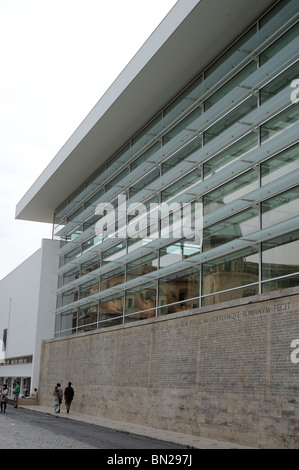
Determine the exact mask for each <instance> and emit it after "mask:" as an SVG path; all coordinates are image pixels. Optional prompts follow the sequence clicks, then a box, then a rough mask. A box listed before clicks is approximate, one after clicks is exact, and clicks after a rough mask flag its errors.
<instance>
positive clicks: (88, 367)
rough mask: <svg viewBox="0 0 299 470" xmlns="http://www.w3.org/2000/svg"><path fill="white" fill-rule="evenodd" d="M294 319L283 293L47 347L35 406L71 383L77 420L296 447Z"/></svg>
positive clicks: (289, 296) (297, 295) (298, 326)
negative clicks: (86, 416)
mask: <svg viewBox="0 0 299 470" xmlns="http://www.w3.org/2000/svg"><path fill="white" fill-rule="evenodd" d="M298 313H299V289H290V290H286V291H284V296H283V297H282V295H281V293H280V294H278V293H272V294H267V295H263V296H259V297H250V298H247V299H241V300H238V301H232V302H226V303H223V304H219V305H216V306H213V307H212V306H210V307H205V308H203V309H201V310H200V313H199V310H193V311H190V312H184V313H181V314H178V313H176V314H172V315H168V316H165V317H163V318H158V319H150V320H148V321H143V322H135V323H132V324H130V325H125V326H123V327H112V328H109V329H106V330H100V331H97V332H94V331H93V332H90V333H85V334H81V335H79V336H77V337H68V338H65V339H58V340H51V341H46V342H44V344H43V354H42V361H41V374H40V403H41V404H44V405H50V406H52V396H51V392H52V390H53V388H54V385H55V384H56V383H57V382H61V383H62V385H63V386H66V385H67V382H68V381H69V380H70V381H72V383H73V386H74V388H75V399H74V402H73V405H72V407H73V409H74V410H75V411H78V412H83V413H87V414H92V415H98V416H103V417H109V418H112V419H116V420H120V421H129V422H135V423H139V424H144V425H147V426H153V427H158V428H163V429H170V430H172V431H173V430H177V431H178V432H186V433H189V434H195V435H202V436H205V437H213V438H218V439H226V440H227V439H228V440H231V441H236V442H240V443H243V444H248V445H251V446H262V447H288V448H298V447H299V439H298V437H296V435H298V434H299V433H298V425H299V421H298V416H299V407H298V390H299V362H298V363H294V362H292V361H291V352H292V348H291V341H292V340H293V339H295V338H299V315H298ZM298 341H299V340H298ZM298 355H299V354H298Z"/></svg>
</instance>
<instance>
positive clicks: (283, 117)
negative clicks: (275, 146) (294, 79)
mask: <svg viewBox="0 0 299 470" xmlns="http://www.w3.org/2000/svg"><path fill="white" fill-rule="evenodd" d="M291 90H292V89H291V88H290V94H291ZM298 119H299V106H298V105H297V104H294V105H292V106H289V107H288V108H287V109H286V110H285V111H283V112H282V113H280V114H278V115H277V116H275V117H274V118H272V119H270V120H269V121H267V122H265V124H263V125H262V126H261V142H265V140H267V139H269V138H270V137H272V136H273V135H275V134H276V133H277V132H279V131H281V130H282V129H285V128H286V127H287V126H289V125H290V124H293V123H294V122H296V121H297V120H298Z"/></svg>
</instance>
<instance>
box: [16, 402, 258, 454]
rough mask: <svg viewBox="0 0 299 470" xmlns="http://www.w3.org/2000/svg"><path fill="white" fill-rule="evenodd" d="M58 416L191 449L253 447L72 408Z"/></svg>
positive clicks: (50, 411)
mask: <svg viewBox="0 0 299 470" xmlns="http://www.w3.org/2000/svg"><path fill="white" fill-rule="evenodd" d="M19 408H24V409H29V410H32V411H36V412H39V413H47V414H51V415H54V414H55V413H54V410H53V408H50V407H46V406H40V405H35V406H28V405H19ZM58 417H59V418H64V419H72V420H74V421H81V422H83V423H89V424H94V425H96V426H102V427H106V428H109V429H114V430H117V431H121V432H126V433H129V434H137V435H139V436H147V437H151V438H153V439H160V440H162V441H166V442H173V443H175V444H179V445H183V446H188V447H190V448H193V449H254V447H250V446H243V445H239V444H235V443H232V442H225V441H218V440H215V439H208V438H205V437H198V436H192V435H189V434H183V433H178V432H172V431H165V430H163V429H155V428H151V427H148V426H142V425H139V424H133V423H124V422H121V421H115V420H111V419H107V418H99V417H97V416H90V415H84V414H81V413H76V412H73V411H72V410H71V411H70V413H69V414H67V413H66V411H65V410H64V409H62V410H61V412H60V414H59V415H58Z"/></svg>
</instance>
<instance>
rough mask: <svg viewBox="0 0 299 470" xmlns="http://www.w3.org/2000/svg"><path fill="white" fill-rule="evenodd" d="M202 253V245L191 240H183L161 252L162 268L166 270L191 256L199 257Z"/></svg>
mask: <svg viewBox="0 0 299 470" xmlns="http://www.w3.org/2000/svg"><path fill="white" fill-rule="evenodd" d="M200 252H201V246H200V244H197V243H196V242H192V241H190V240H182V241H179V242H177V243H173V244H172V245H169V246H166V247H164V248H162V249H161V250H160V268H165V267H166V266H169V265H171V264H174V263H178V262H179V261H182V260H183V259H186V258H189V257H190V256H194V255H198V254H199V253H200Z"/></svg>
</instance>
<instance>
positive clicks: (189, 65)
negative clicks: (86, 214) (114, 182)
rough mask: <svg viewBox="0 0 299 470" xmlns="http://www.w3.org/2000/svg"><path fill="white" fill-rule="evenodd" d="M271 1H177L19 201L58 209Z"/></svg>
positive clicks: (45, 218)
mask: <svg viewBox="0 0 299 470" xmlns="http://www.w3.org/2000/svg"><path fill="white" fill-rule="evenodd" d="M273 3H275V2H274V1H273V0H263V1H260V0H242V1H240V0H188V1H186V0H179V1H178V2H177V3H176V4H175V6H174V7H173V8H172V10H171V11H170V12H169V13H168V15H167V16H166V17H165V18H164V20H163V21H162V22H161V23H160V25H159V26H158V27H157V28H156V30H155V31H154V32H153V33H152V35H151V36H150V37H149V39H148V40H147V41H146V42H145V44H144V45H143V46H142V47H141V49H140V50H139V51H138V52H137V54H136V55H135V56H134V57H133V58H132V60H131V61H130V62H129V64H128V65H127V66H126V68H125V69H124V70H123V71H122V73H121V74H120V75H119V76H118V77H117V79H116V80H115V81H114V82H113V83H112V85H111V86H110V88H109V89H108V90H107V91H106V93H105V94H104V95H103V96H102V98H101V99H100V100H99V102H98V103H97V104H96V105H95V107H94V108H93V109H92V110H91V112H90V113H89V114H88V115H87V117H86V118H85V119H84V121H83V122H82V123H81V125H80V126H79V127H78V128H77V129H76V130H75V132H74V133H73V134H72V136H71V137H70V138H69V139H68V141H67V142H66V143H65V145H64V146H63V147H62V148H61V150H60V151H59V152H58V154H57V155H56V156H55V157H54V158H53V160H52V161H51V162H50V164H49V165H48V166H47V167H46V168H45V170H44V171H43V173H42V174H41V175H40V176H39V178H38V179H37V180H36V181H35V182H34V184H33V185H32V186H31V188H30V189H29V190H28V191H27V193H26V194H25V195H24V196H23V198H22V199H21V200H20V202H19V203H18V204H17V207H16V218H17V219H23V220H31V221H38V222H47V223H52V222H53V213H54V211H55V209H56V208H57V207H58V206H59V205H60V204H62V203H63V202H64V201H65V200H66V199H67V198H68V197H69V196H70V195H71V194H72V193H73V192H74V190H75V189H77V188H78V187H79V186H80V185H81V184H82V183H83V182H84V181H85V180H86V179H88V178H89V177H90V176H91V175H92V174H93V173H94V172H95V171H96V170H97V169H98V168H99V167H100V166H101V165H103V164H104V163H105V161H107V160H108V159H109V158H110V157H112V156H113V155H114V154H115V153H116V152H117V150H118V149H120V148H121V147H122V146H123V145H124V144H125V143H126V142H127V141H128V140H130V139H131V138H132V137H133V136H134V135H135V134H136V133H137V132H138V130H140V129H141V128H142V127H143V126H144V125H145V124H146V123H147V122H148V121H149V120H150V119H151V118H153V117H154V116H155V114H157V113H158V112H159V110H160V109H161V108H162V107H163V106H165V105H166V104H167V103H168V102H169V101H170V100H171V99H173V97H174V96H175V95H176V94H178V93H179V92H180V91H181V90H182V88H184V87H185V86H186V85H187V84H188V82H190V81H191V80H192V79H194V78H195V77H196V76H197V75H198V74H199V73H200V72H201V71H202V70H203V69H204V68H205V67H206V66H207V65H208V64H209V63H210V62H212V61H213V60H214V59H215V58H216V57H217V56H218V55H219V54H220V53H221V52H222V51H223V50H225V49H226V48H227V47H228V46H229V45H230V44H231V43H232V42H233V41H234V40H235V39H236V38H237V37H238V36H239V35H240V34H241V33H242V32H243V31H244V30H245V29H246V28H247V27H249V26H250V24H251V23H252V22H254V21H255V20H256V19H257V18H258V17H259V16H260V15H261V14H262V13H263V12H264V11H265V10H266V9H267V8H269V7H270V6H271V5H272V4H273Z"/></svg>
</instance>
